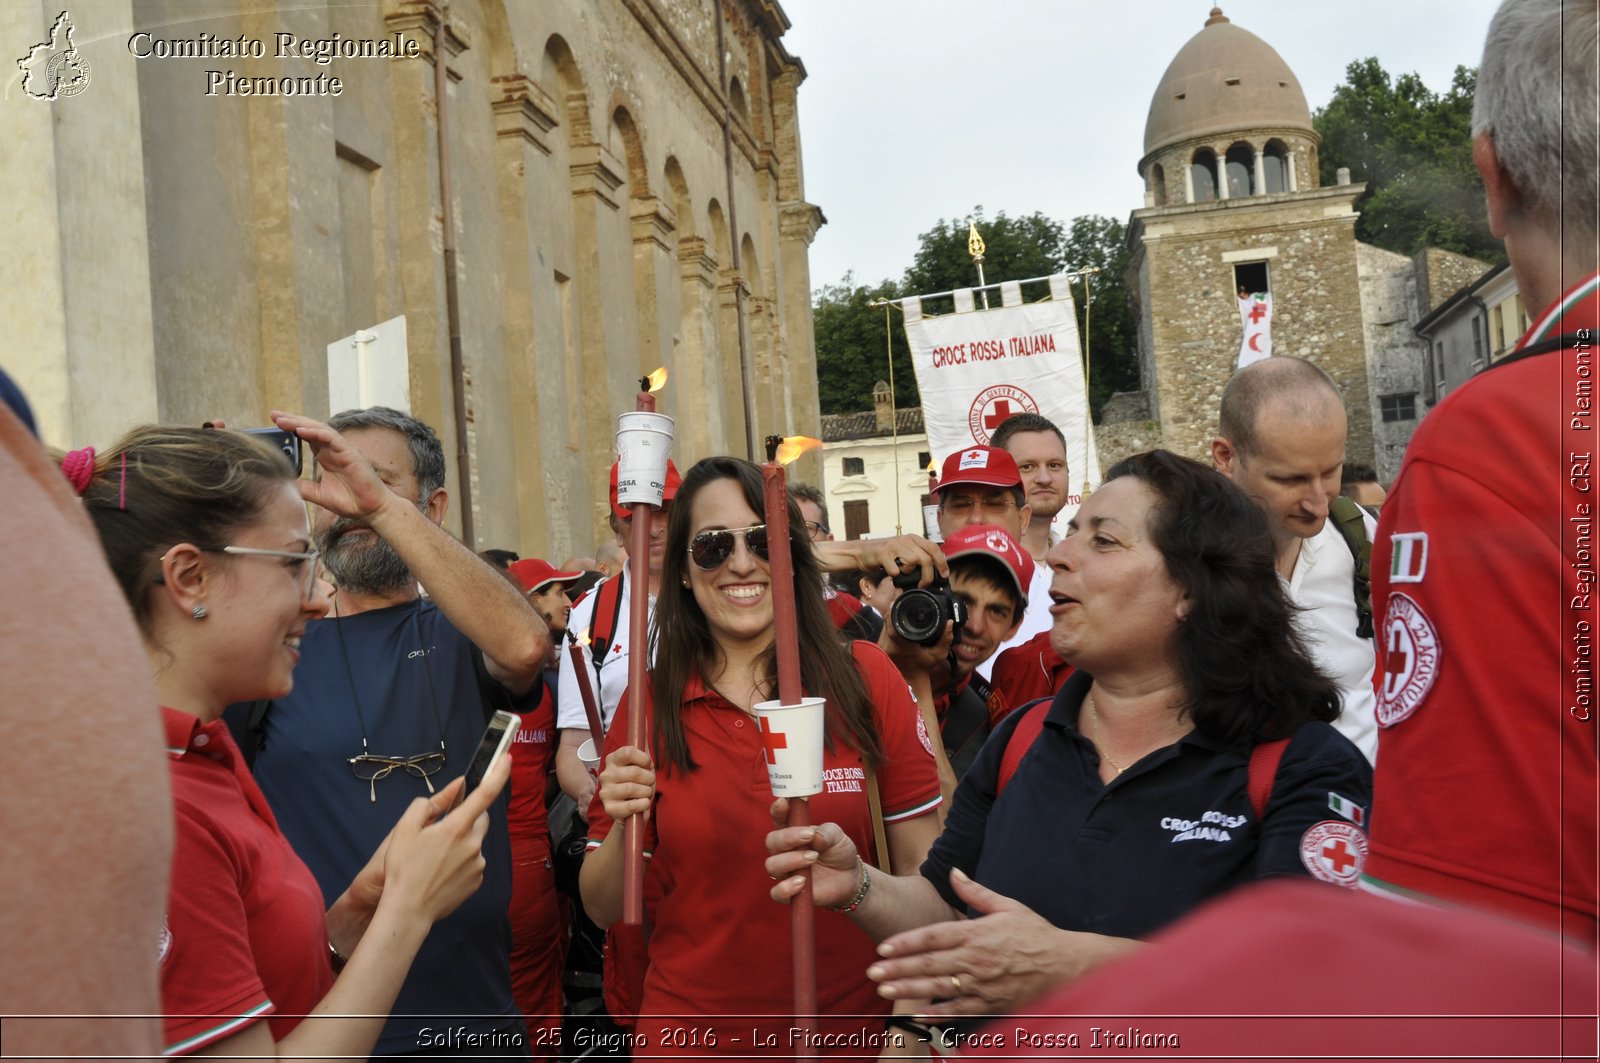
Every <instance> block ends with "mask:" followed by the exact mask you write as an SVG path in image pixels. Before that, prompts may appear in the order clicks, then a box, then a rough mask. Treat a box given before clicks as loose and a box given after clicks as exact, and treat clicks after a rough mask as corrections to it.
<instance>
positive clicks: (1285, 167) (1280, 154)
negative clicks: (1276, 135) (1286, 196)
mask: <svg viewBox="0 0 1600 1063" xmlns="http://www.w3.org/2000/svg"><path fill="white" fill-rule="evenodd" d="M1261 173H1262V181H1263V182H1264V183H1265V185H1266V188H1264V189H1263V191H1265V192H1266V193H1267V195H1269V196H1271V195H1276V194H1277V193H1279V192H1287V191H1289V149H1288V148H1286V147H1284V144H1283V141H1281V140H1269V141H1267V147H1266V150H1265V151H1263V152H1262V154H1261Z"/></svg>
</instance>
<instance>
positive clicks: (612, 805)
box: [600, 746, 656, 823]
mask: <svg viewBox="0 0 1600 1063" xmlns="http://www.w3.org/2000/svg"><path fill="white" fill-rule="evenodd" d="M655 796H656V773H655V769H654V767H653V766H652V765H651V762H650V754H648V753H646V752H645V751H644V750H642V749H640V748H638V747H637V746H623V747H622V748H621V749H618V750H614V751H613V752H612V753H611V755H610V756H608V757H606V762H605V767H604V768H602V769H601V770H600V803H601V805H603V806H604V807H605V810H606V815H608V816H610V817H611V819H612V821H613V822H616V823H621V822H622V821H623V820H625V819H627V818H628V817H629V816H631V815H633V814H634V813H636V812H643V813H644V814H646V815H649V813H650V802H651V801H653V800H654V799H655Z"/></svg>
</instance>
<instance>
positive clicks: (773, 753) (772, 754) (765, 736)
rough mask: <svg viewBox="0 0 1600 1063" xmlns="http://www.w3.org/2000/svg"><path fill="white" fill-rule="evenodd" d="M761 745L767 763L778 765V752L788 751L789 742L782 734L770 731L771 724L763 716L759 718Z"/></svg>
mask: <svg viewBox="0 0 1600 1063" xmlns="http://www.w3.org/2000/svg"><path fill="white" fill-rule="evenodd" d="M760 719H761V744H762V745H763V746H765V747H766V751H767V763H768V764H776V763H778V750H780V749H788V748H789V740H788V739H787V738H785V737H784V736H783V735H782V734H780V733H779V732H777V731H774V730H773V729H772V724H771V722H770V721H768V719H767V718H766V717H765V716H762V717H761V718H760Z"/></svg>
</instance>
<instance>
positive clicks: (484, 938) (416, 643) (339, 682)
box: [254, 406, 550, 1056]
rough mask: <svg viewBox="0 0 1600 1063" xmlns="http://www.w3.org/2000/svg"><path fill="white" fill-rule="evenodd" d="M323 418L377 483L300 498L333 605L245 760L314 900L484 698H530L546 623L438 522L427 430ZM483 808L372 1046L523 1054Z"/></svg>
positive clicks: (350, 417) (361, 414) (485, 710)
mask: <svg viewBox="0 0 1600 1063" xmlns="http://www.w3.org/2000/svg"><path fill="white" fill-rule="evenodd" d="M329 424H330V425H331V426H332V427H333V428H334V429H335V430H336V431H337V432H339V433H340V434H341V436H342V438H341V439H340V440H339V442H338V444H336V445H348V446H352V447H354V448H355V449H357V450H358V451H360V452H361V454H362V455H364V456H365V457H366V458H367V459H368V460H369V461H370V462H371V463H372V467H373V469H374V470H375V471H376V472H377V474H378V476H379V478H380V479H381V480H382V481H383V482H384V484H386V485H387V486H388V488H389V490H390V492H391V493H392V497H389V498H387V499H385V500H382V501H381V502H380V503H379V504H378V508H376V509H375V510H374V513H373V516H372V517H371V519H370V520H368V521H365V522H363V521H359V520H350V519H347V518H343V517H334V516H333V515H332V514H331V513H328V512H327V511H321V510H319V511H318V513H317V515H316V527H315V533H314V534H315V537H316V545H317V549H318V550H319V551H320V552H321V555H322V563H323V566H324V567H325V569H326V571H327V575H328V578H329V579H330V580H332V581H333V583H334V584H335V586H336V588H337V590H336V593H335V595H334V599H333V609H332V611H331V612H330V613H329V615H328V617H327V618H326V619H324V620H314V621H312V622H310V624H308V625H307V628H306V633H305V637H304V639H303V640H302V642H301V646H300V652H301V660H300V663H299V665H297V666H296V668H295V675H294V680H295V682H294V690H293V692H292V693H290V694H289V695H287V696H286V697H282V698H278V699H276V700H275V701H274V702H273V703H272V705H271V707H270V708H269V709H268V710H267V713H266V716H265V719H264V720H263V721H262V725H261V727H260V729H259V731H258V736H259V747H258V749H257V751H256V754H255V765H254V767H255V774H256V779H257V781H258V782H259V783H260V785H261V789H262V792H263V793H265V794H266V797H267V800H268V803H269V804H270V805H271V807H272V811H273V813H274V815H276V817H277V819H278V823H279V824H280V825H281V826H282V828H283V832H284V834H285V835H287V836H288V838H289V841H290V843H291V844H292V845H293V846H294V848H295V851H296V852H297V853H299V854H300V856H301V857H302V858H303V859H304V860H305V862H306V863H307V864H308V865H309V866H310V868H311V870H312V872H313V873H314V874H315V875H316V877H317V881H318V884H319V885H320V886H321V887H322V889H323V892H324V894H325V896H326V897H327V899H328V900H330V901H331V900H332V899H333V898H334V897H335V896H337V894H338V892H339V891H340V890H341V889H343V886H344V884H345V883H348V882H349V881H350V880H351V879H352V878H353V877H354V875H355V874H356V872H358V871H360V870H361V868H362V867H363V866H364V865H365V864H366V862H367V860H368V858H369V857H370V856H371V855H372V853H373V851H374V850H375V849H376V848H377V847H378V845H379V844H380V843H381V842H382V841H383V840H384V838H385V836H386V835H387V834H388V832H389V829H390V828H391V827H392V826H393V825H394V823H395V821H396V820H397V819H399V817H400V815H401V813H402V812H404V811H405V809H406V808H407V806H408V805H409V804H410V803H411V801H412V799H413V798H415V797H417V796H419V795H423V796H425V795H427V794H428V793H431V792H433V791H434V790H435V789H437V788H438V787H440V786H443V785H444V784H445V783H446V782H448V781H449V780H451V779H453V778H455V777H456V776H457V775H460V774H462V773H463V772H464V771H465V770H466V768H467V764H468V762H469V761H470V760H471V758H472V755H473V751H474V749H475V748H476V746H477V743H478V738H479V736H480V734H481V733H482V731H483V727H484V724H485V722H486V721H487V720H488V718H489V716H490V715H492V714H493V712H494V711H495V710H496V709H502V708H503V709H507V710H510V711H513V712H524V713H525V712H529V711H531V710H532V708H533V707H534V706H535V705H536V704H537V702H538V698H539V692H540V686H539V683H538V679H539V673H540V670H541V669H542V668H543V667H544V663H545V660H546V657H547V654H548V653H549V649H550V636H549V632H548V630H547V628H546V626H545V623H544V621H543V620H541V619H540V618H539V614H538V613H537V612H535V611H534V608H533V606H532V604H530V603H529V602H528V600H527V599H526V598H525V597H523V595H522V594H520V593H519V592H518V589H517V588H516V587H515V586H513V585H512V584H511V582H510V581H508V580H506V579H505V578H504V577H503V576H501V575H500V574H499V573H498V572H496V571H495V570H494V569H493V568H492V567H490V566H489V565H488V564H486V563H484V562H483V561H482V560H481V559H480V558H478V557H477V556H476V555H475V554H473V553H472V551H471V550H469V549H467V548H466V547H465V546H463V545H462V544H461V543H459V542H457V541H456V540H455V539H454V538H452V537H451V535H450V534H449V533H448V532H447V531H445V530H444V528H443V527H442V523H443V521H444V516H445V512H446V509H447V507H448V505H449V496H448V494H447V492H446V491H445V488H444V479H445V465H444V451H443V449H442V448H441V447H440V445H439V437H438V436H437V435H435V434H434V431H433V429H431V428H429V427H428V426H427V425H425V424H423V423H422V422H420V421H418V420H416V419H415V418H413V417H410V416H408V415H407V414H404V413H401V412H399V411H397V410H392V409H389V408H387V407H382V406H374V407H371V408H369V409H365V410H349V411H346V412H344V413H341V414H339V415H338V416H336V417H334V418H332V419H331V420H330V421H329ZM419 583H420V584H421V585H422V586H423V587H424V588H426V589H427V592H428V597H427V599H426V600H425V599H423V598H422V596H421V594H420V593H419V590H418V584H419ZM490 817H491V819H490V830H489V834H488V836H487V837H486V838H485V839H484V844H483V855H484V859H485V861H486V862H487V866H486V867H485V869H484V883H483V886H482V888H481V889H479V890H478V891H477V893H475V894H474V895H473V896H472V897H470V898H468V899H467V901H466V902H465V903H463V904H462V905H461V907H460V908H458V909H456V911H455V912H454V913H452V914H451V915H450V916H449V917H448V918H446V919H442V920H440V921H439V922H438V923H436V924H435V925H434V928H433V930H432V931H431V932H430V933H429V935H428V938H427V940H426V941H425V942H423V945H422V949H421V950H420V951H419V952H418V953H417V958H416V961H415V962H414V963H413V964H412V967H411V973H410V974H409V975H408V976H407V978H406V981H405V985H404V986H403V987H402V988H401V990H400V996H399V997H398V998H397V999H396V1001H395V1005H394V1011H393V1015H394V1017H393V1018H391V1019H390V1020H389V1023H388V1025H386V1026H385V1027H384V1032H383V1036H382V1037H381V1038H380V1039H379V1041H378V1045H377V1048H376V1050H375V1053H376V1054H377V1055H380V1056H382V1055H397V1054H401V1053H415V1052H418V1051H424V1052H429V1051H431V1052H438V1053H441V1054H446V1053H447V1054H450V1055H471V1054H474V1053H475V1052H492V1053H498V1054H512V1055H517V1054H524V1055H525V1054H527V1051H528V1038H527V1033H526V1031H525V1030H524V1028H523V1025H522V1022H521V1019H520V1018H519V1013H518V1010H517V1005H516V1003H515V1001H514V1000H513V997H512V992H511V975H510V969H509V961H508V951H509V940H510V930H509V926H508V923H507V919H506V906H507V903H508V901H509V899H510V896H511V854H510V843H509V840H508V836H507V829H506V801H505V799H504V798H502V799H501V800H499V801H497V802H496V803H495V804H494V806H493V807H492V808H491V812H490ZM334 962H335V963H337V962H338V959H337V957H335V961H334ZM447 1034H448V1036H446V1035H447Z"/></svg>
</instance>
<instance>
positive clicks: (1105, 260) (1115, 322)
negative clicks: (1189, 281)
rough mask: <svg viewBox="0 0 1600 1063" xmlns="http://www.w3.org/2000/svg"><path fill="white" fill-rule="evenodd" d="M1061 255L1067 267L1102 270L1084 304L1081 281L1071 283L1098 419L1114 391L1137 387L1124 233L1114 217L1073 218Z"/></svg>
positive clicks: (1091, 280) (1136, 341)
mask: <svg viewBox="0 0 1600 1063" xmlns="http://www.w3.org/2000/svg"><path fill="white" fill-rule="evenodd" d="M1063 252H1064V255H1065V259H1066V263H1067V268H1068V269H1089V268H1095V269H1098V270H1099V271H1100V272H1099V273H1096V274H1094V275H1093V276H1091V277H1090V278H1089V300H1088V303H1087V305H1086V304H1085V301H1084V298H1083V294H1082V293H1083V287H1082V283H1081V282H1079V283H1076V284H1074V285H1073V302H1074V303H1075V304H1076V306H1077V310H1078V332H1079V334H1080V335H1085V334H1086V335H1087V336H1088V337H1089V408H1090V410H1091V411H1092V412H1093V413H1094V414H1095V415H1096V416H1099V413H1100V408H1101V407H1102V406H1104V405H1105V403H1106V400H1107V399H1109V398H1110V397H1111V396H1112V394H1113V393H1115V392H1118V391H1136V390H1138V388H1139V332H1138V323H1137V322H1136V321H1135V320H1134V316H1133V303H1132V301H1131V300H1130V299H1129V298H1128V284H1127V280H1126V279H1125V278H1126V276H1127V272H1128V245H1127V230H1126V229H1125V228H1124V227H1123V225H1122V223H1121V222H1119V221H1117V219H1115V218H1107V217H1105V216H1104V215H1100V214H1086V215H1084V216H1083V217H1080V218H1074V219H1073V220H1072V224H1071V225H1070V226H1069V227H1068V229H1067V235H1066V240H1065V242H1064V244H1063ZM1085 318H1087V329H1086V328H1085Z"/></svg>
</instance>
